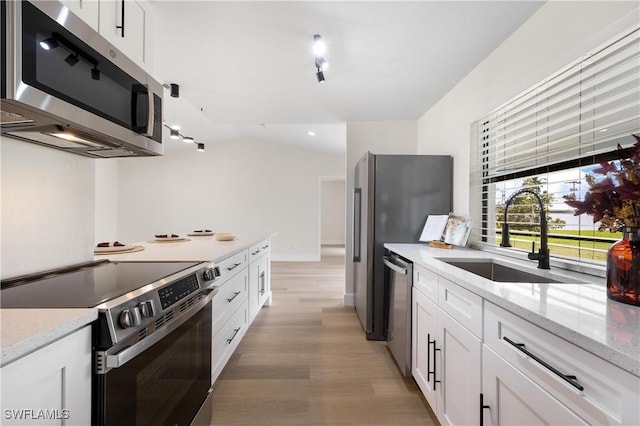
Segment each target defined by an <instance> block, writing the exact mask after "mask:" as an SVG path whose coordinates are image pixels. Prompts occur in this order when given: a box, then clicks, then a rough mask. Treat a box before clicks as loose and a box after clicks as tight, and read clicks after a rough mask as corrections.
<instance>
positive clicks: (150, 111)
mask: <svg viewBox="0 0 640 426" xmlns="http://www.w3.org/2000/svg"><path fill="white" fill-rule="evenodd" d="M145 87H146V88H147V130H146V131H145V132H144V133H143V134H144V135H145V136H148V137H150V138H151V137H153V128H154V126H155V116H156V115H155V114H154V105H153V102H154V99H153V92H152V91H151V90H149V86H148V85H145Z"/></svg>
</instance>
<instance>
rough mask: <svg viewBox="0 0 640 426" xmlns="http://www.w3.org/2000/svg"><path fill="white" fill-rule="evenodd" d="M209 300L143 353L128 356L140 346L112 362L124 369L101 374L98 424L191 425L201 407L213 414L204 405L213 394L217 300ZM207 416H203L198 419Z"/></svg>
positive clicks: (97, 392) (98, 386) (95, 407)
mask: <svg viewBox="0 0 640 426" xmlns="http://www.w3.org/2000/svg"><path fill="white" fill-rule="evenodd" d="M208 299H209V300H208V302H206V305H204V306H203V307H202V308H201V309H199V310H198V311H197V313H196V314H194V315H193V316H192V317H191V318H190V319H188V320H186V322H184V323H183V324H181V325H179V326H178V327H177V328H175V329H173V330H169V332H168V333H166V335H165V336H164V337H162V338H161V339H160V340H158V341H157V342H156V343H153V344H152V345H151V346H150V347H148V348H146V349H144V350H142V351H141V352H140V353H139V354H137V353H136V352H137V351H133V355H131V354H132V352H129V353H128V354H127V351H131V350H132V349H135V346H137V345H134V346H132V347H129V348H127V349H125V350H123V351H121V352H120V354H125V355H124V356H123V357H122V359H121V360H120V361H118V360H117V359H116V360H115V361H113V362H111V364H112V365H113V364H115V365H117V364H121V365H118V366H117V367H113V368H111V369H110V370H109V371H108V372H107V373H106V374H98V375H96V380H95V386H96V392H95V398H96V406H94V412H93V413H94V424H97V425H118V426H120V425H154V426H155V425H188V424H190V423H191V422H192V421H193V419H194V418H195V417H196V415H197V414H198V411H199V410H200V409H201V407H202V408H203V411H207V407H204V406H203V403H204V402H205V400H207V398H208V396H209V394H210V392H211V339H212V336H211V324H212V321H211V320H212V312H211V310H212V302H211V298H208ZM158 333H159V332H158ZM150 337H153V335H152V336H150ZM150 337H149V338H150ZM149 338H147V339H149ZM144 340H146V339H143V340H142V341H141V343H142V342H144ZM120 354H118V355H116V356H107V364H109V359H108V358H109V357H114V358H117V357H118V356H119V355H120ZM207 403H208V401H207ZM208 405H209V408H208V409H209V410H210V404H208ZM202 417H203V416H202V413H200V414H198V419H200V418H202ZM208 417H209V418H210V411H209V415H208Z"/></svg>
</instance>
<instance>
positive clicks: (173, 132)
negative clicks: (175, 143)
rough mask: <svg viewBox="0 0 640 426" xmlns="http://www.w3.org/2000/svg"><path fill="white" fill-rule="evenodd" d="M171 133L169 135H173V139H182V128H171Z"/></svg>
mask: <svg viewBox="0 0 640 426" xmlns="http://www.w3.org/2000/svg"><path fill="white" fill-rule="evenodd" d="M169 131H170V134H169V136H170V137H171V139H180V129H176V128H173V127H171V128H169Z"/></svg>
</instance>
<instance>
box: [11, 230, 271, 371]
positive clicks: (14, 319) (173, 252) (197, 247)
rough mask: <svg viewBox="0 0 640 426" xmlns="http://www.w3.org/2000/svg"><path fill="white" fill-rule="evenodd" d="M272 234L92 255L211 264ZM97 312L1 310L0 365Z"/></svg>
mask: <svg viewBox="0 0 640 426" xmlns="http://www.w3.org/2000/svg"><path fill="white" fill-rule="evenodd" d="M273 235H275V234H272V233H269V234H268V233H265V234H263V235H259V236H255V237H239V238H236V239H234V240H231V241H217V240H216V239H215V237H213V236H210V237H209V236H197V237H188V238H189V240H188V241H180V242H161V243H153V242H148V241H142V242H137V243H134V245H135V246H141V247H143V248H144V250H142V251H137V252H133V253H123V254H113V253H111V254H100V255H95V260H103V259H108V260H110V261H127V262H129V261H158V262H163V261H203V262H207V261H212V262H217V261H219V260H221V259H225V258H228V257H230V256H233V255H235V254H237V253H239V252H241V251H243V250H248V249H250V248H251V247H252V246H253V245H255V244H258V243H260V242H262V241H266V240H269V239H270V238H271V237H272V236H273ZM97 317H98V311H97V309H92V308H89V309H7V308H4V309H0V321H1V322H0V323H1V328H2V329H1V333H0V345H1V349H2V358H1V361H0V365H1V366H4V365H6V364H9V363H11V362H13V361H15V360H17V359H19V358H21V357H23V356H25V355H28V354H29V353H31V352H34V351H36V350H38V349H40V348H43V347H45V346H47V345H48V344H50V343H52V342H55V341H56V340H58V339H60V338H62V337H64V336H66V335H68V334H70V333H73V332H74V331H76V330H79V329H81V328H82V327H83V326H85V325H88V324H90V323H91V322H93V321H95V320H96V318H97Z"/></svg>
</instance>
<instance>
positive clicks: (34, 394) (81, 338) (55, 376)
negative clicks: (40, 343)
mask: <svg viewBox="0 0 640 426" xmlns="http://www.w3.org/2000/svg"><path fill="white" fill-rule="evenodd" d="M0 375H1V376H2V399H1V402H2V404H1V406H2V421H1V422H0V423H2V424H3V425H18V424H19V425H30V424H33V425H36V424H37V425H43V424H47V425H67V424H74V425H88V424H91V376H92V372H91V327H85V328H83V329H81V330H79V331H77V332H75V333H73V334H70V335H68V336H66V337H63V338H62V339H60V340H58V341H56V342H54V343H51V344H50V345H48V346H45V347H44V348H42V349H39V350H37V351H36V352H33V353H31V354H29V355H27V356H25V357H24V358H21V359H19V360H17V361H14V362H12V363H11V364H9V365H6V366H4V367H2V371H1V372H0Z"/></svg>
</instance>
